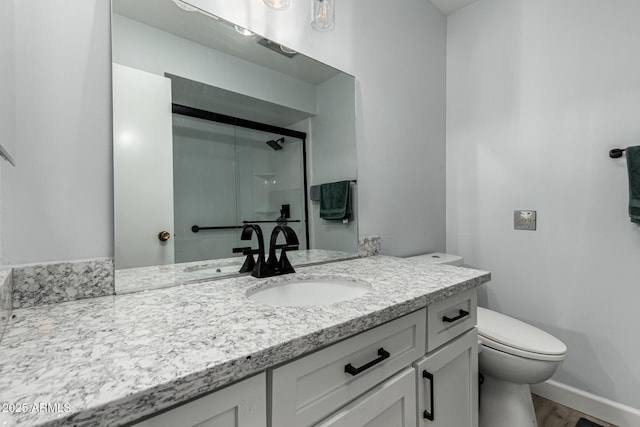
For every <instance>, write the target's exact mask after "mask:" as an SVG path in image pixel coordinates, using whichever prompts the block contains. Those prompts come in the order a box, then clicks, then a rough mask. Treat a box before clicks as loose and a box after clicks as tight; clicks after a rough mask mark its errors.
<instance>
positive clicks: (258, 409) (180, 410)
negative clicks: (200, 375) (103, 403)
mask: <svg viewBox="0 0 640 427" xmlns="http://www.w3.org/2000/svg"><path fill="white" fill-rule="evenodd" d="M266 425H267V388H266V375H265V374H260V375H256V376H255V377H252V378H249V379H247V380H244V381H241V382H239V383H237V384H234V385H232V386H230V387H227V388H224V389H222V390H220V391H216V392H214V393H211V394H209V395H207V396H204V397H201V398H200V399H197V400H194V401H192V402H189V403H186V404H184V405H182V406H178V407H177V408H175V409H172V410H170V411H167V412H165V413H163V414H160V415H157V416H155V417H153V418H149V419H148V420H145V421H142V422H140V423H138V424H135V426H134V427H177V426H180V427H195V426H197V427H266Z"/></svg>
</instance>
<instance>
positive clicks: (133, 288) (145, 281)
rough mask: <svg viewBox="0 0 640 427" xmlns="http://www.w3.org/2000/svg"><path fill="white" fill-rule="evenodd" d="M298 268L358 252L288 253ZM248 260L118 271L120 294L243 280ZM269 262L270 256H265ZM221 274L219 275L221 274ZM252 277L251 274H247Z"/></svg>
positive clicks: (307, 250) (202, 262)
mask: <svg viewBox="0 0 640 427" xmlns="http://www.w3.org/2000/svg"><path fill="white" fill-rule="evenodd" d="M287 257H288V258H289V261H290V262H291V265H292V266H294V267H299V266H304V265H314V264H322V263H326V262H334V261H338V260H345V259H354V258H358V254H357V253H355V252H344V251H331V250H325V249H306V250H296V251H290V252H287ZM244 259H245V257H244V256H242V257H233V258H221V259H214V260H207V261H192V262H184V263H179V264H168V265H154V266H150V267H136V268H125V269H119V270H116V274H115V278H116V293H117V294H126V293H131V292H140V291H144V290H149V289H159V288H167V287H169V286H176V285H182V284H185V283H193V282H195V281H203V280H205V279H211V280H213V279H220V278H223V277H229V276H239V275H240V273H238V271H239V270H240V267H242V263H244ZM265 259H266V256H265ZM217 270H219V271H217ZM243 274H249V273H243Z"/></svg>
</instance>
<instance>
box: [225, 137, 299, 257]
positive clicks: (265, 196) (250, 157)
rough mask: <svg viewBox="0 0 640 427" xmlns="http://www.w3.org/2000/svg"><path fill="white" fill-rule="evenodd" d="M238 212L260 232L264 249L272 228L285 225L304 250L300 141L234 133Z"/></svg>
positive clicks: (289, 138) (290, 138)
mask: <svg viewBox="0 0 640 427" xmlns="http://www.w3.org/2000/svg"><path fill="white" fill-rule="evenodd" d="M236 154H237V158H236V162H237V169H236V170H237V173H238V175H237V176H236V182H237V183H238V188H237V190H238V195H237V200H238V212H239V214H240V216H241V217H242V220H243V221H249V222H255V223H257V224H259V225H260V227H261V228H262V231H263V234H264V237H265V245H268V244H269V237H270V236H271V232H272V230H273V228H274V227H275V226H276V225H278V224H283V225H288V226H289V227H291V228H293V230H294V231H295V232H296V234H297V235H298V240H299V241H300V249H307V239H306V222H305V221H306V215H305V204H304V187H303V185H304V184H303V183H304V166H303V155H304V153H303V141H302V140H300V139H297V138H293V137H289V136H282V135H279V134H276V133H269V132H263V131H258V130H253V129H246V128H237V129H236Z"/></svg>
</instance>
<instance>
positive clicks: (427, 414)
mask: <svg viewBox="0 0 640 427" xmlns="http://www.w3.org/2000/svg"><path fill="white" fill-rule="evenodd" d="M422 378H424V379H425V380H429V396H430V397H429V409H431V412H429V411H427V410H426V409H425V410H424V412H423V413H422V417H423V418H425V419H427V420H429V421H433V419H434V417H435V415H436V409H435V408H434V407H433V374H432V373H431V372H427V371H422Z"/></svg>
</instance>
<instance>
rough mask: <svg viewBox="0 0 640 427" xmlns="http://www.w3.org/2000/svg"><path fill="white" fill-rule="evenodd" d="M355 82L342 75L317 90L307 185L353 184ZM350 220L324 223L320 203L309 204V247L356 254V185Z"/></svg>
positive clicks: (312, 120)
mask: <svg viewBox="0 0 640 427" xmlns="http://www.w3.org/2000/svg"><path fill="white" fill-rule="evenodd" d="M355 90H356V88H355V80H354V78H353V77H352V76H349V75H346V74H340V75H337V76H335V77H333V78H331V79H329V80H327V81H326V82H324V83H322V84H320V85H318V87H317V95H316V99H317V106H318V115H317V116H315V117H312V118H311V128H312V130H313V131H312V132H311V143H310V144H308V147H309V152H308V153H307V154H308V156H309V157H310V159H311V162H310V172H311V174H310V175H311V177H310V178H311V179H310V183H309V185H320V184H324V183H327V182H335V181H342V180H353V179H356V178H357V177H358V170H357V169H358V166H357V158H358V155H357V153H356V146H355V144H353V142H352V141H355V140H356V134H355V131H356V129H355V127H354V126H353V124H354V123H355V122H356V112H355V109H354V102H353V97H354V95H355ZM351 191H352V193H351V195H352V197H351V200H352V202H353V204H354V205H356V206H353V219H352V220H351V221H349V222H348V223H347V224H344V223H342V221H326V220H324V219H321V218H320V202H309V228H310V230H309V231H310V234H311V241H312V242H313V245H312V247H313V248H315V249H329V250H339V251H347V252H358V207H357V200H358V199H357V191H358V186H357V185H353V184H352V185H351Z"/></svg>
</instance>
